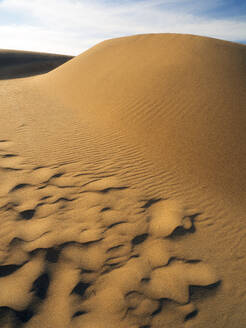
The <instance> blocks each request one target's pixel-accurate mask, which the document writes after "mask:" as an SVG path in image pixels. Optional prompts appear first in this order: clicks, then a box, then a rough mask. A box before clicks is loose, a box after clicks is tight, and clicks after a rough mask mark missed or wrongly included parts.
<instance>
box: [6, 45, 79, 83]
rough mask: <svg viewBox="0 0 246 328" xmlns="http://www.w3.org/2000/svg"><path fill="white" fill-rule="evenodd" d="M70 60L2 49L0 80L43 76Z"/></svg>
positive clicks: (59, 56)
mask: <svg viewBox="0 0 246 328" xmlns="http://www.w3.org/2000/svg"><path fill="white" fill-rule="evenodd" d="M72 58H73V57H71V56H64V55H55V54H46V53H36V52H30V51H16V50H3V49H2V50H0V79H1V80H2V79H15V78H22V77H28V76H32V75H38V74H44V73H47V72H49V71H51V70H52V69H54V68H56V67H58V66H60V65H62V64H64V63H65V62H66V61H68V60H70V59H72Z"/></svg>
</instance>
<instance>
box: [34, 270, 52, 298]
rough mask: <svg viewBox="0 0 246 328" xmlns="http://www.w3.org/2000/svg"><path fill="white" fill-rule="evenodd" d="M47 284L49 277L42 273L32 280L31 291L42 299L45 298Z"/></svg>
mask: <svg viewBox="0 0 246 328" xmlns="http://www.w3.org/2000/svg"><path fill="white" fill-rule="evenodd" d="M49 284H50V278H49V275H48V273H43V274H42V275H41V276H39V277H38V278H37V279H36V280H35V281H34V283H33V287H32V289H31V291H34V292H35V295H36V296H37V297H39V298H41V299H42V300H43V299H45V298H46V295H47V291H48V288H49Z"/></svg>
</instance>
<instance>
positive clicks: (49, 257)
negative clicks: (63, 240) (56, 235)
mask: <svg viewBox="0 0 246 328" xmlns="http://www.w3.org/2000/svg"><path fill="white" fill-rule="evenodd" d="M60 251H61V250H60V249H59V248H55V247H51V248H48V249H47V251H46V256H45V259H46V261H48V262H51V263H56V262H57V261H58V259H59V255H60Z"/></svg>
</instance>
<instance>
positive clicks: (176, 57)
mask: <svg viewBox="0 0 246 328" xmlns="http://www.w3.org/2000/svg"><path fill="white" fill-rule="evenodd" d="M245 58H246V48H245V46H243V45H239V44H236V43H230V42H225V41H221V40H216V39H211V38H204V37H198V36H192V35H178V34H154V35H139V36H133V37H126V38H119V39H113V40H109V41H105V42H103V43H101V44H99V45H96V46H95V47H93V48H91V49H90V50H88V51H86V52H84V53H83V54H81V55H80V56H77V57H76V58H74V59H72V60H71V61H69V62H67V63H65V64H64V65H62V66H60V67H58V68H56V69H55V70H53V71H51V72H49V73H48V74H44V75H40V76H37V77H31V78H27V79H20V80H6V81H1V82H0V83H1V86H2V88H1V90H0V98H1V114H2V115H1V117H0V124H1V135H0V174H1V179H2V184H1V188H0V216H1V248H0V251H1V252H0V255H1V264H0V275H1V276H0V284H1V286H2V288H3V291H4V292H3V293H2V295H1V297H0V303H1V304H0V323H1V325H2V326H3V327H6V328H7V327H15V326H23V327H28V328H35V327H40V326H42V327H45V328H46V327H47V328H49V327H64V328H67V327H81V328H89V327H96V328H103V327H107V328H110V327H112V328H114V327H116V326H117V327H122V328H125V327H133V328H143V327H145V328H147V327H148V328H149V327H151V328H160V327H166V326H167V327H175V328H178V327H180V328H181V327H184V326H187V327H196V328H204V327H209V326H213V327H218V328H220V327H228V328H229V327H238V328H241V327H243V326H244V325H245V323H246V317H245V310H244V307H245V306H244V304H245V301H246V299H245V295H246V292H245V286H246V281H245V277H246V275H245V269H244V265H243V262H244V259H245V255H246V242H245V238H244V235H245V229H246V227H245V210H246V208H245V207H246V206H245V189H246V188H245V187H246V186H245V181H246V179H245V169H244V163H245V149H246V148H245V111H244V106H245V103H246V102H245V100H246V99H245V98H246V92H245V91H246V83H245V82H246V74H245V72H246V70H245V68H246V67H245V62H246V61H245Z"/></svg>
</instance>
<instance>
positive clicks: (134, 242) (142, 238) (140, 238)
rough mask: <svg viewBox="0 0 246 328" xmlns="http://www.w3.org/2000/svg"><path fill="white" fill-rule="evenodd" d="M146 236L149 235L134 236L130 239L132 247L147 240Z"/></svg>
mask: <svg viewBox="0 0 246 328" xmlns="http://www.w3.org/2000/svg"><path fill="white" fill-rule="evenodd" d="M148 236H149V235H148V234H147V233H144V234H142V235H138V236H136V237H134V238H133V239H132V241H131V243H132V245H138V244H141V243H143V242H144V241H145V240H146V239H147V238H148Z"/></svg>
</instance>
